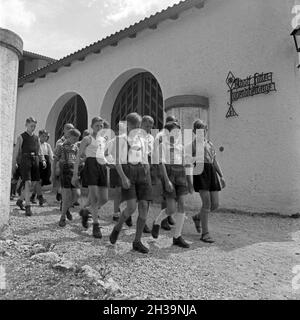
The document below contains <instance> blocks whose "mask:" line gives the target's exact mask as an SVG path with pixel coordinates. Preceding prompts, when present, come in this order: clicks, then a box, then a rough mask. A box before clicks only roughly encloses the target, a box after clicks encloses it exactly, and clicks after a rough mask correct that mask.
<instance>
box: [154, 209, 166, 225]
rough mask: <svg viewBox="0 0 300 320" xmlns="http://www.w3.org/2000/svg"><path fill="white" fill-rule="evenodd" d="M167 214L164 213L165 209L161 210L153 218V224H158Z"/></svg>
mask: <svg viewBox="0 0 300 320" xmlns="http://www.w3.org/2000/svg"><path fill="white" fill-rule="evenodd" d="M167 217H168V216H167V214H166V209H163V210H161V212H160V214H159V215H158V217H157V218H156V219H155V222H154V224H158V225H160V224H161V222H162V221H163V220H164V219H166V218H167Z"/></svg>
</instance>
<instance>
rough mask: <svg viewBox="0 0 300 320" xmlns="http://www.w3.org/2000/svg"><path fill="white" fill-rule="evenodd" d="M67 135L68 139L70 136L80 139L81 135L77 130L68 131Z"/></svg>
mask: <svg viewBox="0 0 300 320" xmlns="http://www.w3.org/2000/svg"><path fill="white" fill-rule="evenodd" d="M69 135H70V137H71V136H72V137H76V138H80V136H81V133H80V131H79V130H77V129H71V130H70V131H69Z"/></svg>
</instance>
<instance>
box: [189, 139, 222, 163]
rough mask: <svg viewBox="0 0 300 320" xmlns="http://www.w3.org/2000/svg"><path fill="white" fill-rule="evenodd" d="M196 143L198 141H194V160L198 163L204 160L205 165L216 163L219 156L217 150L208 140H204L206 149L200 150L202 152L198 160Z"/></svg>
mask: <svg viewBox="0 0 300 320" xmlns="http://www.w3.org/2000/svg"><path fill="white" fill-rule="evenodd" d="M195 142H196V140H194V141H193V157H194V159H196V160H197V161H198V162H203V160H204V163H210V164H213V163H214V162H215V160H216V156H217V153H216V150H215V148H214V146H213V144H212V143H211V142H210V141H208V140H204V148H202V150H200V151H202V152H200V154H199V155H197V158H196V157H195V155H196V144H195ZM200 157H201V158H200ZM198 158H199V159H198ZM196 160H195V162H196Z"/></svg>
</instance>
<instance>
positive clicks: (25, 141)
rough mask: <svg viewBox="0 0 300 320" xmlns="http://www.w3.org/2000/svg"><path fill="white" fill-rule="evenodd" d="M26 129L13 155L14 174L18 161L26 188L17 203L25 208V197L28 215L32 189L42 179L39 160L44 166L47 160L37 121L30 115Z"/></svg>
mask: <svg viewBox="0 0 300 320" xmlns="http://www.w3.org/2000/svg"><path fill="white" fill-rule="evenodd" d="M25 125H26V131H25V132H24V133H22V134H21V135H20V136H19V137H18V139H17V143H16V146H15V152H14V156H13V166H12V168H13V169H12V170H13V172H12V174H13V176H14V175H15V173H16V164H17V163H18V165H19V169H20V173H21V177H22V181H23V182H24V183H25V189H24V192H23V194H22V196H21V197H20V199H19V200H18V201H17V205H18V206H19V207H20V208H21V209H23V199H24V198H25V203H26V204H25V212H26V213H25V214H26V216H32V211H31V206H30V189H31V187H32V185H33V187H34V186H35V184H36V182H38V181H40V171H39V162H41V164H42V166H43V167H46V161H45V158H44V155H43V154H42V151H41V147H40V142H39V138H38V136H36V135H35V134H34V131H35V129H36V125H37V121H36V120H35V119H34V118H33V117H30V118H28V119H27V120H26V124H25Z"/></svg>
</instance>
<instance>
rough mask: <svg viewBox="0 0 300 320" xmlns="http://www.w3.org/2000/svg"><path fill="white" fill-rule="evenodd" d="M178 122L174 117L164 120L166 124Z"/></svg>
mask: <svg viewBox="0 0 300 320" xmlns="http://www.w3.org/2000/svg"><path fill="white" fill-rule="evenodd" d="M175 121H176V122H178V120H177V119H176V117H175V116H167V118H166V123H168V122H175Z"/></svg>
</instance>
